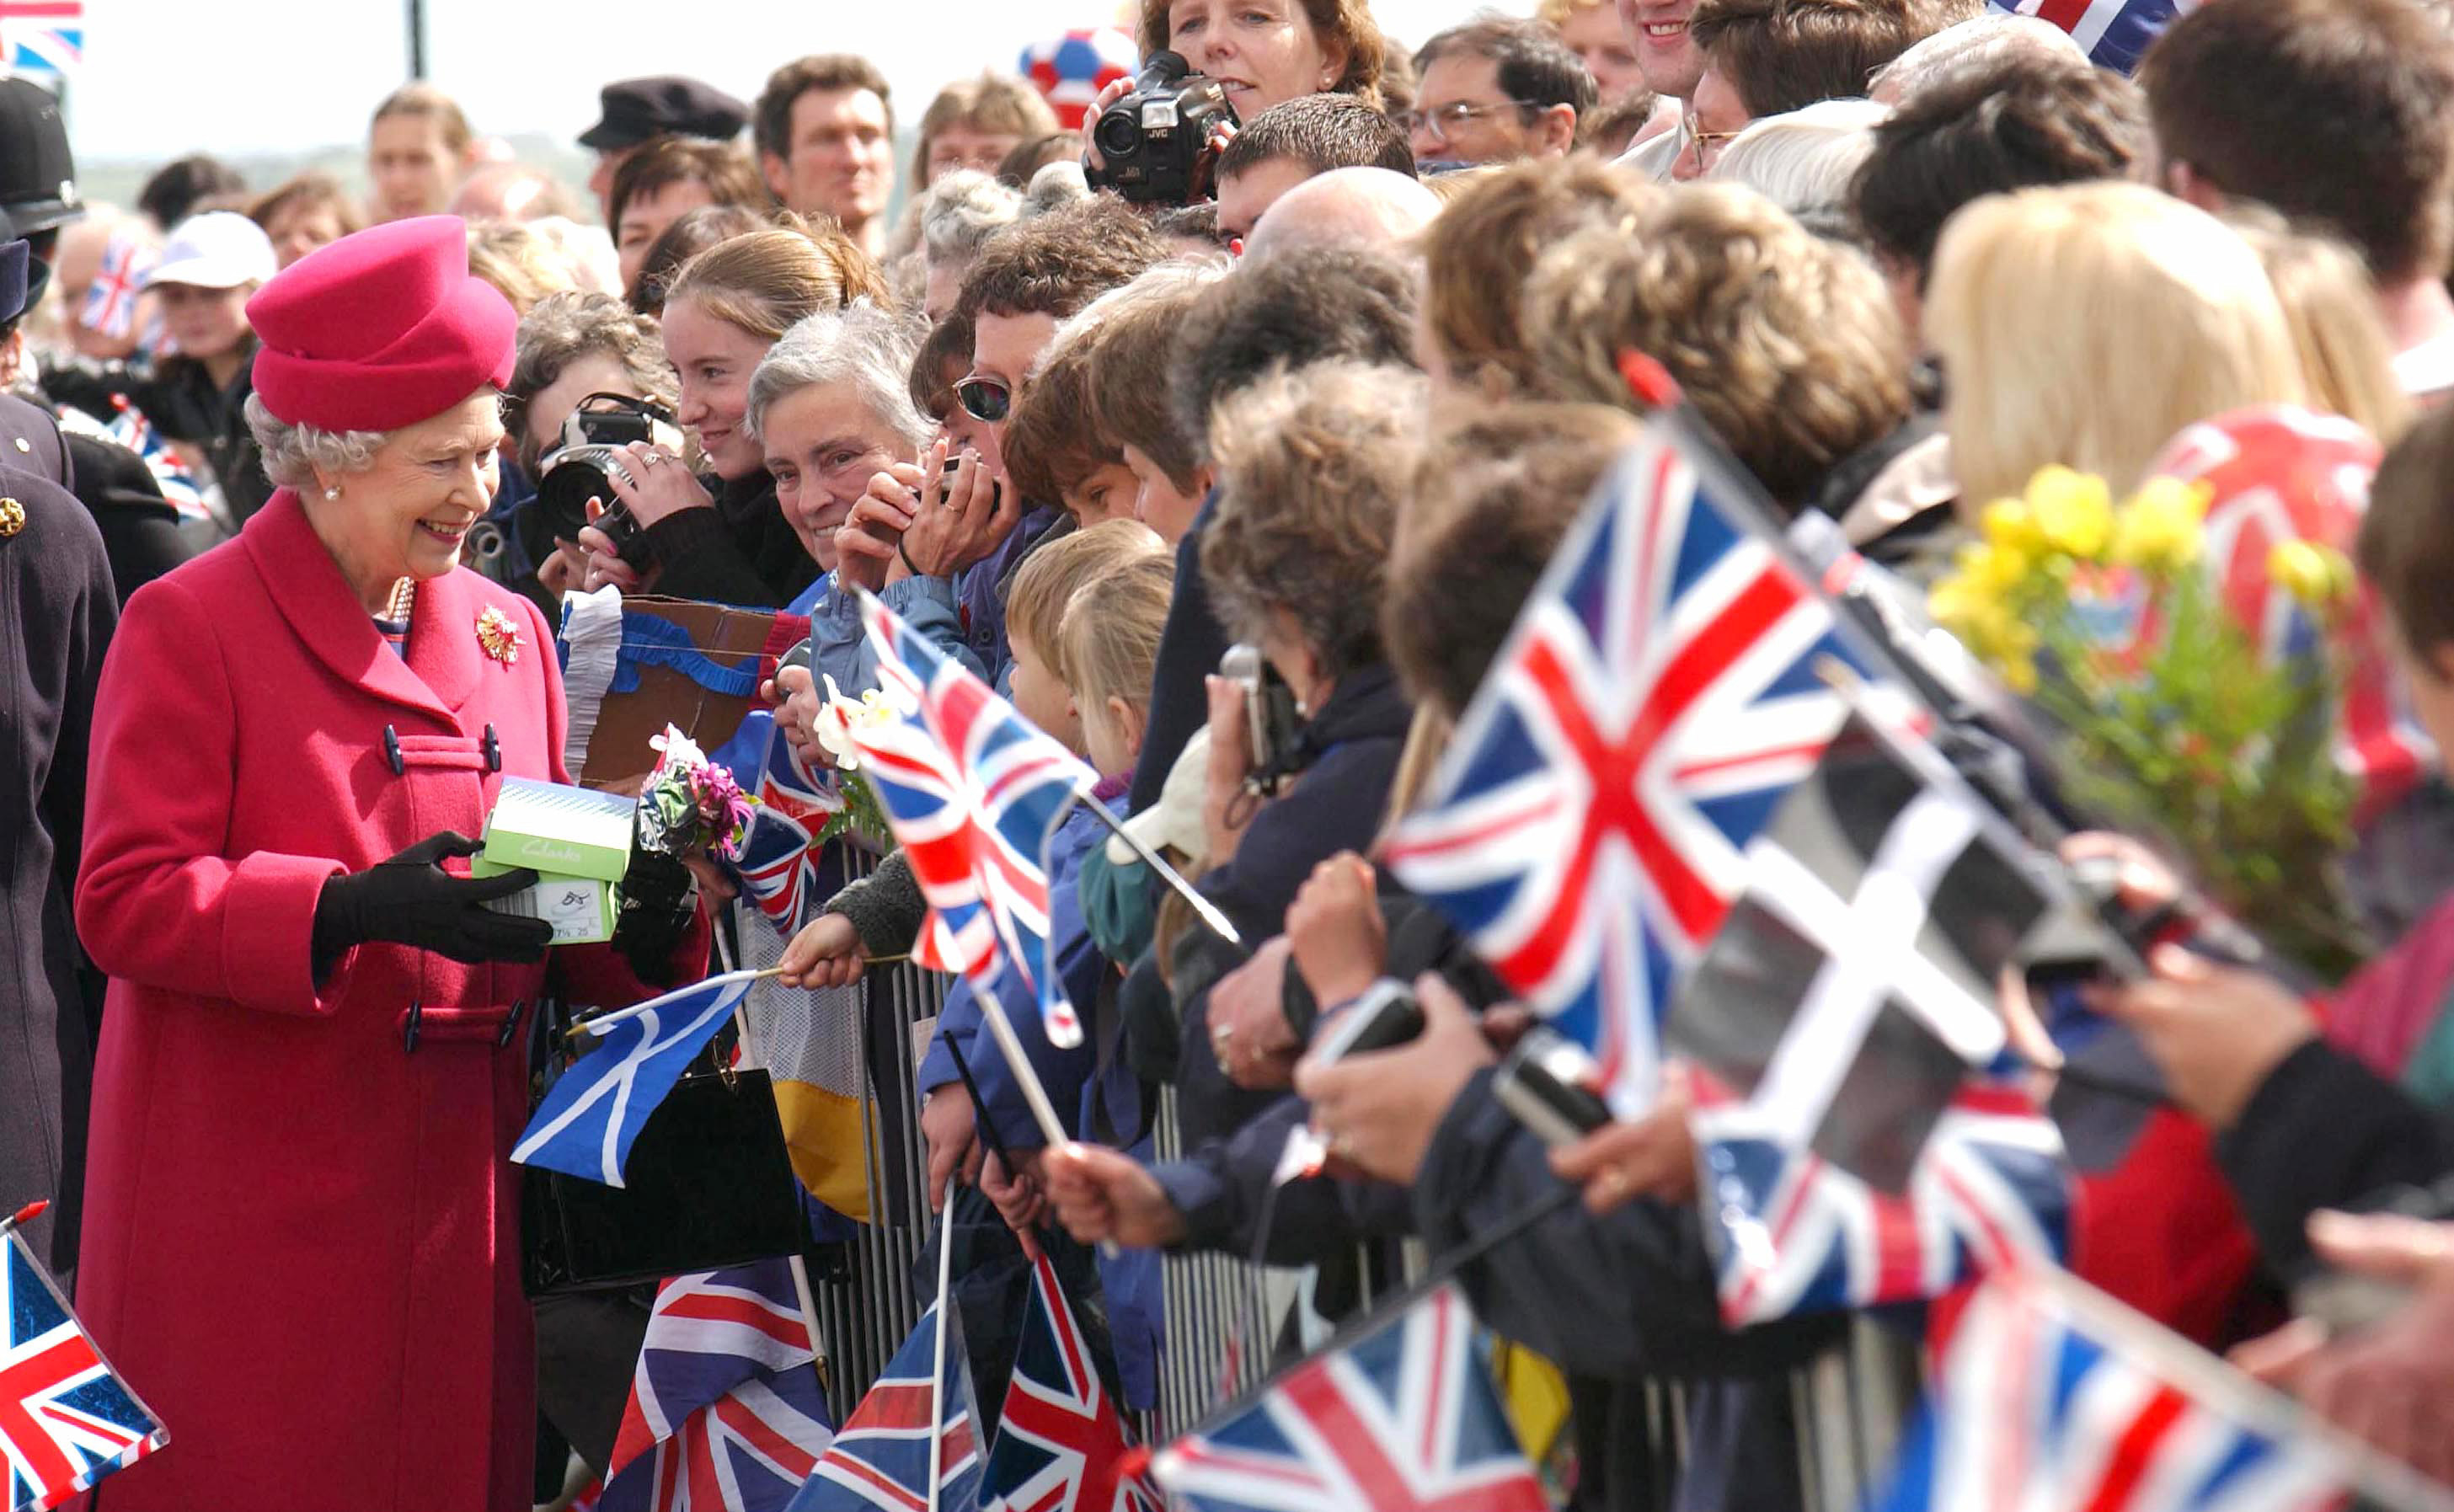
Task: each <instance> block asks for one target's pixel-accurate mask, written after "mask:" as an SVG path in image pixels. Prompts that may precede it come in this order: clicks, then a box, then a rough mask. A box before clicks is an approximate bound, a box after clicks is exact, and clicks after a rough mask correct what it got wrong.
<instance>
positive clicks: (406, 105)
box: [367, 83, 473, 221]
mask: <svg viewBox="0 0 2454 1512" xmlns="http://www.w3.org/2000/svg"><path fill="white" fill-rule="evenodd" d="M472 140H473V139H472V137H471V134H470V131H469V117H467V116H466V115H463V114H462V113H460V107H459V106H457V105H455V104H453V100H452V97H451V96H450V95H448V94H446V93H444V92H443V91H441V90H438V89H436V88H435V87H434V86H433V85H432V84H422V83H421V84H404V85H402V86H401V87H400V88H399V89H397V90H394V91H392V93H390V94H388V95H386V96H385V97H384V102H383V103H382V104H381V105H378V106H376V107H375V114H374V120H373V121H372V123H371V124H370V125H369V126H368V128H367V177H368V178H369V179H371V180H372V181H373V184H374V190H375V192H374V205H373V211H374V219H375V220H377V221H388V220H406V219H408V218H409V217H410V216H412V215H440V214H442V213H443V211H444V208H445V207H446V206H448V205H450V204H451V203H452V192H453V190H455V189H457V188H458V187H459V185H460V174H461V171H462V170H464V169H466V168H467V167H468V166H469V164H470V158H471V154H470V148H471V145H472Z"/></svg>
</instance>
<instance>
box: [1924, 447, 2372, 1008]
mask: <svg viewBox="0 0 2454 1512" xmlns="http://www.w3.org/2000/svg"><path fill="white" fill-rule="evenodd" d="M2208 498H2209V491H2208V489H2207V488H2206V486H2205V485H2203V484H2192V483H2183V482H2180V481H2177V480H2175V479H2173V478H2169V477H2167V478H2159V479H2156V480H2155V481H2152V482H2150V483H2148V484H2147V485H2146V486H2145V487H2143V488H2142V489H2141V490H2140V492H2139V493H2138V494H2136V495H2135V496H2134V497H2132V498H2131V499H2129V500H2128V501H2126V502H2123V503H2120V504H2117V503H2116V502H2115V501H2114V500H2113V498H2112V497H2111V494H2110V493H2109V491H2108V490H2107V489H2106V487H2105V485H2104V483H2103V481H2102V479H2099V478H2095V477H2088V476H2082V475H2081V474H2076V473H2072V472H2070V471H2068V470H2067V469H2063V468H2047V469H2046V470H2044V471H2043V472H2041V473H2039V474H2037V476H2036V477H2035V479H2034V480H2033V481H2031V482H2030V484H2029V485H2028V490H2027V494H2026V495H2025V496H2024V497H2022V498H2016V499H2002V500H2000V501H1998V502H1996V503H1995V504H1993V505H1991V506H1990V507H1988V508H1987V509H1986V511H1985V513H1984V515H1983V520H1982V532H1981V538H1980V539H1979V540H1978V541H1976V542H1974V543H1972V544H1970V545H1968V546H1965V547H1963V548H1961V553H1960V554H1959V556H1958V558H1957V559H1956V561H1955V563H1954V569H1953V571H1952V572H1951V574H1950V575H1947V576H1945V577H1944V578H1943V579H1942V580H1941V581H1940V582H1938V583H1937V584H1936V585H1935V588H1934V590H1933V594H1932V596H1931V598H1930V600H1929V607H1930V609H1931V610H1932V612H1933V614H1934V616H1935V618H1936V619H1937V620H1939V621H1940V622H1941V624H1942V625H1943V626H1944V627H1945V628H1947V629H1949V630H1951V631H1952V632H1953V633H1954V634H1956V635H1959V636H1960V638H1961V640H1962V641H1963V642H1964V643H1965V644H1966V645H1967V646H1968V648H1969V649H1970V651H1971V652H1973V653H1974V654H1975V655H1977V656H1978V657H1980V658H1981V660H1983V661H1984V662H1986V663H1987V664H1988V665H1989V666H1991V667H1992V668H1993V669H1994V671H1995V672H1996V673H1997V674H1999V675H2001V678H2002V679H2003V681H2004V682H2005V683H2006V684H2008V685H2009V686H2010V687H2011V688H2012V689H2013V690H2014V691H2015V692H2017V693H2019V694H2021V695H2022V696H2025V697H2026V698H2027V699H2028V700H2029V702H2030V704H2031V706H2032V707H2033V708H2034V709H2036V710H2037V711H2038V712H2039V713H2041V714H2042V716H2044V717H2045V718H2046V719H2047V720H2048V721H2050V722H2051V723H2052V724H2053V725H2054V726H2056V727H2057V734H2058V735H2059V736H2060V744H2059V754H2060V755H2061V756H2062V758H2063V759H2062V760H2060V761H2059V762H2058V763H2057V775H2058V776H2059V778H2060V780H2061V782H2062V791H2063V796H2065V797H2066V798H2067V799H2068V800H2069V801H2070V802H2071V803H2072V804H2073V805H2074V806H2075V807H2076V808H2078V809H2079V810H2081V811H2082V812H2084V813H2087V814H2090V815H2092V816H2100V817H2101V818H2102V820H2104V821H2105V822H2107V823H2109V824H2112V825H2114V826H2116V827H2119V828H2122V829H2124V830H2128V831H2131V832H2132V833H2135V834H2139V835H2142V837H2150V838H2154V839H2158V840H2161V842H2162V845H2163V847H2164V848H2165V849H2166V850H2167V851H2168V852H2169V853H2171V854H2172V855H2174V857H2175V858H2177V859H2178V860H2180V861H2181V862H2182V864H2183V865H2184V867H2185V868H2186V869H2187V870H2188V871H2190V872H2192V873H2193V874H2195V876H2196V877H2198V879H2199V880H2200V882H2201V883H2202V885H2203V886H2204V887H2205V888H2206V889H2207V891H2208V893H2209V894H2210V896H2211V897H2213V899H2214V900H2215V901H2216V902H2217V903H2219V904H2220V905H2222V906H2223V908H2224V909H2225V910H2226V911H2228V912H2229V913H2231V914H2232V915H2233V916H2234V917H2237V918H2239V919H2240V920H2241V921H2242V922H2243V923H2244V924H2246V925H2248V926H2249V927H2250V928H2251V929H2252V930H2253V931H2255V932H2256V933H2257V934H2259V935H2260V936H2261V937H2263V938H2264V939H2265V940H2266V942H2267V943H2268V944H2269V945H2270V946H2271V947H2273V948H2274V949H2276V950H2278V951H2280V952H2282V953H2283V954H2284V955H2286V956H2288V957H2291V958H2294V959H2296V960H2298V961H2300V962H2301V963H2302V964H2303V965H2304V966H2306V967H2307V968H2308V969H2310V970H2311V971H2313V972H2314V973H2316V974H2317V975H2318V976H2319V977H2320V978H2323V979H2324V980H2327V981H2334V980H2338V979H2340V978H2342V977H2343V975H2345V974H2346V973H2347V972H2348V971H2349V970H2350V968H2351V967H2352V966H2353V965H2355V964H2357V963H2358V962H2359V960H2360V959H2361V958H2363V955H2365V953H2366V942H2365V941H2364V940H2363V937H2362V933H2361V930H2360V929H2359V927H2358V925H2357V924H2356V923H2355V922H2354V917H2353V914H2352V911H2351V909H2350V907H2349V905H2348V903H2347V901H2346V898H2345V896H2344V892H2343V886H2342V880H2341V870H2340V863H2341V859H2342V857H2343V856H2344V855H2345V853H2346V852H2347V851H2348V850H2349V849H2350V846H2351V843H2352V815H2353V807H2354V804H2355V801H2356V800H2357V798H2358V796H2359V792H2358V789H2359V784H2358V783H2357V782H2356V781H2355V779H2354V777H2353V776H2351V774H2350V773H2348V772H2347V771H2346V770H2345V769H2344V767H2343V764H2342V762H2341V761H2340V760H2339V758H2338V745H2339V724H2340V719H2339V714H2340V708H2341V704H2342V689H2343V678H2344V675H2345V667H2344V660H2345V654H2344V652H2343V643H2344V637H2343V636H2342V635H2339V634H2337V632H2338V631H2339V630H2340V629H2341V628H2342V627H2343V625H2344V623H2345V622H2346V621H2347V620H2348V619H2349V617H2350V616H2351V615H2353V614H2354V613H2355V611H2356V606H2357V605H2358V602H2359V592H2360V590H2359V587H2358V584H2357V581H2356V579H2355V577H2354V575H2353V573H2352V569H2351V564H2350V563H2349V562H2347V561H2346V560H2344V558H2343V554H2342V553H2340V552H2338V551H2336V550H2335V549H2334V548H2332V547H2331V546H2328V545H2325V544H2323V543H2321V542H2318V541H2312V540H2306V539H2300V538H2285V539H2281V540H2279V541H2277V542H2276V543H2275V544H2274V545H2273V546H2272V548H2271V549H2270V550H2269V551H2268V552H2267V554H2266V560H2265V563H2264V571H2265V576H2266V580H2267V583H2268V585H2269V586H2270V588H2271V589H2272V590H2274V591H2276V592H2280V593H2281V594H2283V595H2287V596H2288V599H2289V601H2290V605H2291V614H2290V616H2289V618H2290V620H2291V621H2292V623H2291V625H2290V627H2289V628H2288V629H2287V630H2286V631H2285V632H2284V633H2283V634H2281V635H2266V634H2262V633H2261V631H2262V630H2263V627H2260V629H2256V630H2254V629H2253V627H2251V626H2249V625H2247V624H2244V623H2243V620H2242V618H2241V617H2240V616H2239V615H2237V614H2236V613H2235V611H2234V610H2233V609H2232V608H2231V607H2229V606H2228V605H2227V604H2226V602H2225V598H2224V594H2223V587H2222V585H2220V584H2219V583H2218V582H2217V581H2215V580H2214V578H2213V576H2212V575H2211V574H2210V573H2209V571H2208V570H2207V569H2206V567H2205V565H2204V564H2203V561H2202V557H2203V554H2204V549H2205V545H2204V533H2203V516H2204V514H2205V513H2206V509H2207V503H2208Z"/></svg>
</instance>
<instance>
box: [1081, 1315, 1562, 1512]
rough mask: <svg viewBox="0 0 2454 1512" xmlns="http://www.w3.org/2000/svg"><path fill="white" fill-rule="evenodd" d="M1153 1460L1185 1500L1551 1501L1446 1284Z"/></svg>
mask: <svg viewBox="0 0 2454 1512" xmlns="http://www.w3.org/2000/svg"><path fill="white" fill-rule="evenodd" d="M1152 1471H1153V1473H1154V1474H1155V1475H1156V1476H1157V1480H1158V1483H1159V1484H1160V1485H1161V1486H1162V1487H1164V1488H1165V1489H1166V1490H1167V1492H1168V1493H1169V1494H1170V1495H1171V1496H1173V1497H1175V1498H1176V1500H1177V1504H1178V1505H1179V1506H1181V1507H1183V1508H1186V1509H1188V1512H1293V1509H1297V1508H1300V1509H1302V1512H1467V1509H1472V1512H1549V1508H1550V1502H1549V1501H1548V1500H1547V1499H1546V1498H1545V1497H1544V1496H1543V1494H1542V1485H1541V1482H1539V1481H1538V1480H1537V1479H1535V1475H1534V1469H1533V1466H1531V1465H1529V1464H1527V1463H1526V1462H1525V1455H1524V1452H1523V1451H1522V1450H1520V1449H1519V1447H1518V1444H1517V1436H1516V1434H1515V1432H1514V1431H1513V1430H1511V1429H1510V1427H1509V1425H1508V1414H1507V1411H1506V1409H1505V1408H1503V1407H1502V1406H1501V1404H1500V1401H1499V1392H1498V1391H1497V1390H1496V1389H1494V1387H1493V1386H1492V1383H1491V1350H1490V1345H1489V1343H1488V1341H1485V1340H1484V1339H1483V1337H1482V1335H1481V1331H1480V1330H1479V1329H1478V1327H1477V1326H1476V1323H1475V1318H1474V1312H1473V1310H1472V1309H1471V1308H1469V1307H1468V1306H1467V1305H1466V1301H1465V1297H1464V1294H1463V1293H1461V1292H1459V1291H1458V1288H1457V1287H1456V1286H1454V1285H1444V1286H1440V1287H1438V1288H1435V1289H1434V1290H1433V1291H1431V1292H1430V1293H1428V1294H1427V1295H1425V1296H1424V1298H1423V1299H1422V1300H1420V1301H1418V1302H1417V1303H1416V1304H1415V1305H1414V1306H1413V1307H1411V1308H1409V1309H1407V1310H1406V1311H1405V1312H1404V1313H1402V1314H1400V1315H1398V1317H1397V1318H1394V1319H1392V1320H1390V1321H1389V1322H1388V1323H1387V1324H1385V1325H1383V1326H1382V1327H1380V1328H1378V1329H1376V1330H1374V1331H1373V1332H1371V1333H1369V1334H1367V1335H1365V1336H1364V1337H1363V1338H1361V1339H1359V1340H1357V1341H1355V1342H1353V1343H1351V1344H1349V1345H1347V1346H1345V1347H1344V1348H1341V1349H1335V1350H1332V1351H1330V1352H1329V1353H1326V1354H1323V1355H1320V1356H1318V1357H1317V1358H1315V1359H1312V1360H1308V1361H1304V1362H1303V1363H1302V1364H1301V1365H1298V1366H1297V1367H1296V1368H1295V1369H1294V1370H1292V1371H1290V1372H1288V1373H1287V1374H1286V1375H1285V1376H1283V1377H1281V1378H1280V1379H1279V1380H1278V1381H1276V1382H1275V1383H1273V1384H1272V1385H1271V1386H1270V1387H1269V1388H1268V1389H1267V1390H1265V1391H1264V1392H1262V1394H1261V1395H1260V1397H1259V1398H1258V1399H1257V1401H1254V1402H1253V1403H1252V1404H1251V1405H1250V1406H1248V1407H1246V1408H1244V1409H1243V1410H1242V1411H1240V1412H1237V1413H1236V1414H1235V1415H1234V1416H1232V1417H1230V1418H1228V1419H1226V1420H1225V1421H1219V1422H1215V1423H1212V1424H1208V1425H1206V1426H1204V1427H1202V1428H1200V1429H1197V1430H1196V1431H1195V1432H1193V1433H1191V1434H1188V1435H1186V1436H1185V1437H1184V1438H1182V1439H1179V1440H1177V1441H1176V1442H1174V1443H1172V1444H1169V1445H1168V1446H1167V1447H1166V1448H1165V1449H1163V1450H1161V1451H1160V1452H1159V1454H1158V1457H1157V1460H1156V1461H1155V1462H1154V1463H1153V1465H1152ZM1103 1512H1104V1509H1103Z"/></svg>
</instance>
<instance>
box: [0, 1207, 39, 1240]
mask: <svg viewBox="0 0 2454 1512" xmlns="http://www.w3.org/2000/svg"><path fill="white" fill-rule="evenodd" d="M50 1205H51V1200H50V1198H37V1199H35V1200H33V1201H31V1202H29V1203H27V1204H26V1205H25V1206H24V1207H21V1208H19V1209H17V1211H15V1212H14V1213H11V1214H10V1215H9V1216H8V1217H7V1218H0V1239H6V1238H8V1237H9V1236H10V1235H11V1234H14V1233H15V1232H17V1230H19V1229H21V1228H23V1227H25V1226H26V1225H27V1224H29V1223H31V1222H32V1221H33V1220H36V1219H38V1218H40V1217H42V1216H43V1213H44V1210H45V1209H47V1208H49V1207H50Z"/></svg>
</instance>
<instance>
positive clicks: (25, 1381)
mask: <svg viewBox="0 0 2454 1512" xmlns="http://www.w3.org/2000/svg"><path fill="white" fill-rule="evenodd" d="M37 1210H39V1207H38V1208H37ZM25 1217H26V1215H24V1214H22V1213H21V1214H19V1215H18V1216H17V1219H14V1220H10V1221H11V1223H12V1224H13V1223H14V1222H15V1221H17V1220H22V1219H24V1218H25ZM0 1238H5V1239H6V1240H7V1243H8V1254H7V1255H6V1256H5V1257H0V1259H5V1261H6V1269H5V1272H0V1327H5V1328H6V1329H7V1333H6V1335H5V1336H0V1346H5V1347H0V1462H5V1463H6V1464H7V1466H8V1475H9V1512H28V1509H30V1508H46V1507H55V1506H59V1505H62V1504H63V1503H65V1502H68V1501H69V1500H70V1498H72V1497H75V1496H77V1495H79V1494H81V1493H83V1492H85V1491H87V1490H89V1489H91V1487H92V1485H93V1483H94V1482H97V1481H99V1480H101V1479H102V1478H103V1477H104V1476H107V1475H109V1474H111V1472H112V1471H114V1470H124V1469H126V1468H127V1467H128V1466H130V1465H131V1464H133V1463H135V1462H137V1461H139V1460H141V1459H143V1458H144V1457H145V1456H147V1455H149V1454H151V1453H152V1452H153V1451H154V1450H156V1449H159V1448H161V1447H162V1446H163V1445H164V1444H165V1443H168V1442H169V1441H170V1438H171V1435H170V1433H169V1432H168V1430H166V1429H165V1428H164V1427H163V1426H162V1421H161V1420H160V1419H159V1418H156V1417H154V1416H153V1412H152V1409H151V1408H150V1407H148V1406H146V1405H145V1403H144V1402H143V1401H140V1400H139V1399H138V1398H137V1396H136V1394H135V1393H134V1392H133V1391H131V1390H130V1389H129V1388H128V1383H127V1382H126V1381H121V1380H120V1379H119V1377H118V1376H117V1375H116V1374H115V1373H113V1372H112V1370H111V1362H110V1361H107V1360H105V1359H103V1358H102V1353H101V1351H100V1350H98V1349H96V1348H95V1347H94V1343H93V1340H92V1339H91V1337H90V1336H88V1335H87V1333H86V1331H85V1327H84V1325H83V1324H81V1323H79V1322H78V1321H77V1320H76V1315H75V1314H74V1313H72V1312H70V1311H69V1304H68V1300H67V1299H65V1298H63V1297H62V1296H61V1295H60V1289H59V1287H58V1286H56V1285H55V1284H53V1283H52V1280H51V1277H50V1272H48V1271H46V1270H44V1269H43V1266H42V1262H41V1261H39V1260H35V1259H34V1255H33V1252H32V1251H31V1250H30V1249H28V1248H27V1247H26V1240H25V1237H24V1236H23V1235H21V1234H19V1233H17V1232H16V1231H15V1229H14V1228H13V1227H10V1229H9V1230H8V1232H7V1233H6V1234H5V1235H0Z"/></svg>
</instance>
